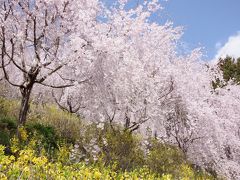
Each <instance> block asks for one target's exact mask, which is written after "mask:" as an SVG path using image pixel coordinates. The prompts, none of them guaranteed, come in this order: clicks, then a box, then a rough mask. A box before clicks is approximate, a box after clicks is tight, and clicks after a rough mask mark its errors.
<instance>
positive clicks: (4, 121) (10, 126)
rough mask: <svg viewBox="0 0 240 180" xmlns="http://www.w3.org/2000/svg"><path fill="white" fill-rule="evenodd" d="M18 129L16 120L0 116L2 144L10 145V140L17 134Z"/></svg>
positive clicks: (0, 141)
mask: <svg viewBox="0 0 240 180" xmlns="http://www.w3.org/2000/svg"><path fill="white" fill-rule="evenodd" d="M16 129H17V125H16V121H15V120H14V119H12V118H9V117H5V116H1V115H0V144H4V145H6V146H7V145H9V144H10V138H11V137H12V136H13V134H15V132H16Z"/></svg>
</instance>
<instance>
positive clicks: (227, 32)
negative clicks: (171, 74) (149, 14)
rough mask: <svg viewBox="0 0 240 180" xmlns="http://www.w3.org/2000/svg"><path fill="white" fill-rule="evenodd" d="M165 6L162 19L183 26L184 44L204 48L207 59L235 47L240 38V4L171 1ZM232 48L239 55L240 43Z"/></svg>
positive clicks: (213, 0)
mask: <svg viewBox="0 0 240 180" xmlns="http://www.w3.org/2000/svg"><path fill="white" fill-rule="evenodd" d="M163 6H164V7H165V9H164V10H163V12H162V16H163V17H164V18H167V19H169V20H171V21H173V22H174V24H175V25H181V26H184V28H185V30H184V36H183V39H182V40H183V41H184V42H185V43H186V44H187V45H188V46H189V47H190V48H194V47H196V46H199V44H200V46H204V47H205V50H206V55H207V56H208V57H206V58H207V59H212V58H214V57H215V56H216V54H217V53H218V51H221V48H223V47H224V45H226V44H227V43H232V42H230V41H231V38H232V39H233V38H234V37H236V38H237V37H240V35H239V33H238V32H239V31H240V19H239V18H240V0H169V1H168V2H165V3H164V4H163ZM239 39H240V38H239ZM237 45H239V47H236V46H237ZM232 46H235V47H234V48H236V49H235V51H239V55H240V42H237V43H235V44H234V45H231V46H230V47H232ZM230 47H229V48H230ZM226 51H227V52H229V54H231V52H230V51H233V50H226ZM227 52H226V53H227ZM233 55H234V54H233Z"/></svg>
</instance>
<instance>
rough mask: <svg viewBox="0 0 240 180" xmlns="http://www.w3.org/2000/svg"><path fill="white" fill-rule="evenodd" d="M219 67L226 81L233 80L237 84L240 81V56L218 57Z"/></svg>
mask: <svg viewBox="0 0 240 180" xmlns="http://www.w3.org/2000/svg"><path fill="white" fill-rule="evenodd" d="M219 67H220V70H221V71H222V72H223V79H224V80H225V81H226V82H228V81H229V80H233V81H234V82H235V83H237V84H239V83H240V58H238V59H237V60H235V59H234V58H232V57H229V56H227V57H226V58H225V59H220V61H219Z"/></svg>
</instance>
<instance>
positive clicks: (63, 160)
mask: <svg viewBox="0 0 240 180" xmlns="http://www.w3.org/2000/svg"><path fill="white" fill-rule="evenodd" d="M18 107H19V102H18V101H15V100H6V99H4V98H1V99H0V144H1V145H0V179H104V180H105V179H168V180H169V179H186V180H187V179H214V177H213V176H212V175H209V174H208V173H207V172H205V171H203V170H200V169H198V170H196V169H194V168H193V167H192V165H191V163H190V162H188V161H187V160H186V157H185V156H184V154H183V153H182V152H181V151H180V150H179V149H178V148H176V147H174V146H172V145H167V144H162V143H160V142H158V141H157V140H155V139H153V138H151V137H148V138H147V139H143V137H141V136H140V135H139V134H132V133H130V132H128V131H124V129H123V128H122V127H121V126H119V125H114V128H112V127H111V126H109V124H105V125H104V127H103V128H98V126H97V124H94V123H93V124H90V125H87V124H84V122H82V120H81V119H80V118H78V117H77V116H75V115H72V114H68V113H66V112H64V111H61V110H59V109H58V108H57V107H55V106H53V105H46V106H45V107H42V106H37V105H34V104H31V108H30V112H29V118H28V123H27V124H26V126H25V127H21V128H20V129H19V133H20V139H19V138H17V137H16V130H17V125H16V119H17V114H18ZM143 142H145V143H143Z"/></svg>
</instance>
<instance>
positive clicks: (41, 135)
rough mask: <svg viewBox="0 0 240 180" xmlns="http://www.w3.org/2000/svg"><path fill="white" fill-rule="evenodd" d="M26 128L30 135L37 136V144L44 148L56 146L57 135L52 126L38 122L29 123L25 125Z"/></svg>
mask: <svg viewBox="0 0 240 180" xmlns="http://www.w3.org/2000/svg"><path fill="white" fill-rule="evenodd" d="M26 130H27V132H28V133H29V135H30V136H33V135H34V136H35V137H37V138H38V139H39V144H40V145H41V146H43V147H44V148H45V149H46V150H48V151H49V150H50V149H57V148H58V145H57V144H58V141H59V137H58V135H57V134H56V131H55V129H54V128H53V127H51V126H47V125H43V124H40V123H31V124H27V125H26Z"/></svg>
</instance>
